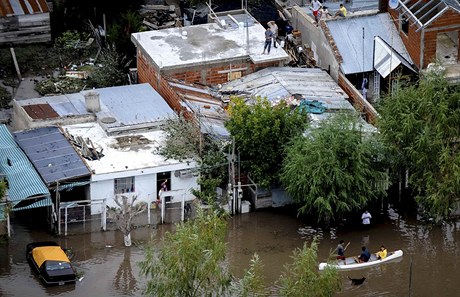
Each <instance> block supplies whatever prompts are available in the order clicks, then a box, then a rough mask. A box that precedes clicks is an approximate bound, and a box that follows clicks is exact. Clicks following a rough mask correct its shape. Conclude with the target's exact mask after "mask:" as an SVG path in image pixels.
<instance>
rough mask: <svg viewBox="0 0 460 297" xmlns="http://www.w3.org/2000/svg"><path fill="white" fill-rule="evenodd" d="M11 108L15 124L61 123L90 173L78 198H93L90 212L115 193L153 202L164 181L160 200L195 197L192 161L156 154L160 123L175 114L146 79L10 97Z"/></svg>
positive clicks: (110, 200)
mask: <svg viewBox="0 0 460 297" xmlns="http://www.w3.org/2000/svg"><path fill="white" fill-rule="evenodd" d="M14 110H15V117H14V123H13V125H14V126H15V127H16V128H17V129H31V128H39V127H48V126H59V127H61V131H62V133H64V135H65V136H66V138H67V139H68V140H69V141H70V142H71V143H72V144H73V146H74V148H75V149H76V150H77V151H78V152H79V155H80V156H81V158H82V159H83V160H84V162H85V164H86V166H87V167H88V168H89V170H90V172H91V178H90V183H89V187H88V186H87V187H88V188H87V190H86V193H85V197H81V199H80V200H89V199H91V201H92V202H93V203H92V206H91V214H98V213H100V212H101V210H102V209H103V205H102V207H101V203H99V204H97V203H96V201H102V200H103V199H105V203H106V204H107V205H108V206H110V207H111V206H115V203H114V200H113V198H114V196H115V194H121V193H123V194H126V195H137V196H138V200H139V201H145V202H152V201H156V199H157V196H158V191H159V189H160V185H161V183H163V182H164V181H165V180H166V181H167V182H166V185H167V189H168V191H171V190H173V192H170V193H168V195H165V196H166V197H165V199H164V201H167V202H169V201H170V200H172V202H175V201H177V202H180V200H182V199H185V200H192V199H193V198H194V197H193V195H192V194H191V189H192V188H198V184H197V178H198V177H197V176H196V174H195V172H194V170H193V169H194V168H195V167H196V164H195V162H193V161H190V160H188V161H177V160H166V159H165V158H164V157H163V156H161V155H159V154H158V148H159V147H160V146H161V145H162V144H163V141H164V132H163V131H162V127H163V126H164V125H165V123H166V119H168V118H171V117H177V115H176V113H175V112H174V111H173V110H172V109H171V108H170V107H169V105H168V104H167V103H166V102H165V100H164V99H163V97H161V96H160V94H158V92H157V91H155V90H154V89H153V88H152V87H151V86H150V85H149V84H138V85H129V86H119V87H110V88H101V89H95V90H91V91H84V92H79V93H75V94H65V95H59V96H49V97H41V98H34V99H27V100H14ZM173 193H174V194H173ZM179 199H180V200H179Z"/></svg>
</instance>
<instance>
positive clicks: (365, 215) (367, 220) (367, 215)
mask: <svg viewBox="0 0 460 297" xmlns="http://www.w3.org/2000/svg"><path fill="white" fill-rule="evenodd" d="M371 219H372V216H371V214H370V213H368V212H365V213H363V215H362V216H361V220H363V225H369V224H370V223H371Z"/></svg>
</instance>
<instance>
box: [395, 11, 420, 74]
mask: <svg viewBox="0 0 460 297" xmlns="http://www.w3.org/2000/svg"><path fill="white" fill-rule="evenodd" d="M389 12H390V15H391V17H392V18H393V20H396V21H394V24H395V26H396V29H397V30H399V22H400V21H399V20H398V19H399V13H398V11H397V10H395V9H390V10H389ZM413 23H414V22H413V20H409V30H408V33H407V35H406V34H405V33H404V32H403V31H402V30H400V31H399V36H401V40H402V42H403V43H404V45H405V47H406V49H407V52H408V53H409V55H410V57H411V59H412V61H413V62H414V64H415V65H417V67H418V68H420V48H421V36H422V35H421V34H422V32H421V30H420V31H418V32H415V30H417V28H418V27H417V25H413Z"/></svg>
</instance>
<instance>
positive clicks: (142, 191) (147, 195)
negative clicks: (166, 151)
mask: <svg viewBox="0 0 460 297" xmlns="http://www.w3.org/2000/svg"><path fill="white" fill-rule="evenodd" d="M188 168H191V167H187V165H186V164H185V163H184V164H177V165H175V166H161V167H156V168H149V169H145V170H135V171H125V172H118V173H114V174H104V175H93V176H92V180H91V185H90V188H91V199H92V200H98V199H106V204H107V206H109V207H116V204H115V202H114V200H113V197H114V195H115V192H114V179H115V178H124V177H130V176H134V188H135V192H134V193H129V194H128V195H138V201H145V202H147V203H148V202H151V201H155V200H156V198H157V195H158V189H157V173H161V172H169V171H171V181H170V185H169V184H168V190H184V191H185V193H186V195H185V200H186V201H189V200H193V199H194V198H195V197H194V196H193V195H192V193H191V189H192V188H195V189H197V188H198V184H197V179H198V177H197V176H190V177H184V178H181V177H176V176H174V172H175V171H176V170H184V169H188ZM175 199H177V202H179V201H181V200H179V199H182V197H173V202H174V200H175ZM99 213H101V207H100V205H97V204H95V205H94V206H92V208H91V214H99Z"/></svg>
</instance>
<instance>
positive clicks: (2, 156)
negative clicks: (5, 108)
mask: <svg viewBox="0 0 460 297" xmlns="http://www.w3.org/2000/svg"><path fill="white" fill-rule="evenodd" d="M0 174H3V175H5V176H6V179H7V181H8V201H9V202H11V203H12V204H13V210H22V209H30V208H35V207H43V206H50V205H51V199H50V193H49V191H48V188H47V187H46V186H45V184H44V183H43V181H42V180H41V178H40V176H39V175H38V173H37V171H36V170H35V168H34V167H33V166H32V163H30V161H29V159H28V158H27V156H26V155H25V154H24V152H23V151H22V150H21V149H20V147H19V146H18V145H17V144H16V142H15V141H14V138H13V136H12V135H11V133H10V132H9V131H8V129H7V128H6V126H5V125H0ZM34 197H39V198H34ZM16 206H17V208H16Z"/></svg>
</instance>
